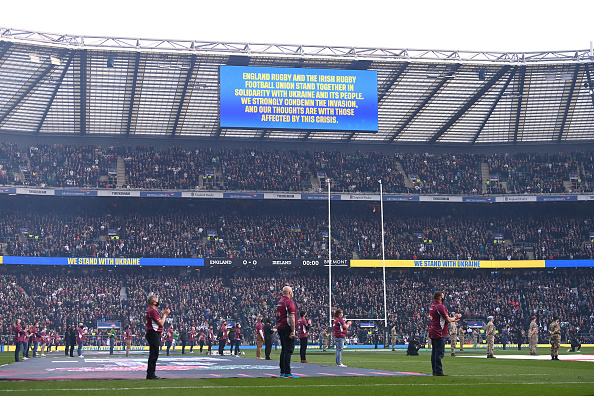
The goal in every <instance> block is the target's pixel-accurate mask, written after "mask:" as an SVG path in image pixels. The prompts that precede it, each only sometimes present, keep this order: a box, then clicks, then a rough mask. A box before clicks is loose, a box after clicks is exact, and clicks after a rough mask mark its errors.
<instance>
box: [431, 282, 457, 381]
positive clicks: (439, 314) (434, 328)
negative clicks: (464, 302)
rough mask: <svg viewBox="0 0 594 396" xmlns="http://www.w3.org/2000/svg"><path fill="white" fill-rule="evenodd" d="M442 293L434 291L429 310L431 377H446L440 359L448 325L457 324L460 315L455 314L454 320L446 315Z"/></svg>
mask: <svg viewBox="0 0 594 396" xmlns="http://www.w3.org/2000/svg"><path fill="white" fill-rule="evenodd" d="M443 295H444V294H443V292H442V291H436V292H435V294H434V295H433V303H432V304H431V308H429V316H430V317H431V323H430V324H429V338H431V367H432V369H433V375H437V376H447V374H444V373H443V367H442V365H441V359H443V355H444V354H445V344H446V339H447V336H448V324H449V323H450V322H457V321H459V320H460V318H461V317H462V315H460V314H456V316H455V318H452V317H450V316H449V315H448V310H447V309H446V307H444V305H443Z"/></svg>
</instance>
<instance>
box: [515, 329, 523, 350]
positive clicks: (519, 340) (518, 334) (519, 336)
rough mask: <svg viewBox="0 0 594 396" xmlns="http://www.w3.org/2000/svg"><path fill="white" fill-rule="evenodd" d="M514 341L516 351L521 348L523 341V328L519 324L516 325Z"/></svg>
mask: <svg viewBox="0 0 594 396" xmlns="http://www.w3.org/2000/svg"><path fill="white" fill-rule="evenodd" d="M516 341H517V343H518V351H521V350H522V342H524V329H522V327H521V326H518V328H517V329H516Z"/></svg>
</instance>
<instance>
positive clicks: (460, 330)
mask: <svg viewBox="0 0 594 396" xmlns="http://www.w3.org/2000/svg"><path fill="white" fill-rule="evenodd" d="M464 334H466V330H464V326H462V325H458V338H459V339H460V352H464Z"/></svg>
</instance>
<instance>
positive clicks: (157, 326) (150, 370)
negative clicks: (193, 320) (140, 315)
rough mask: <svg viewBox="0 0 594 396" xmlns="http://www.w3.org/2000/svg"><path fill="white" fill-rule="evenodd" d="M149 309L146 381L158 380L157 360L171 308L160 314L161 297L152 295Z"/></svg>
mask: <svg viewBox="0 0 594 396" xmlns="http://www.w3.org/2000/svg"><path fill="white" fill-rule="evenodd" d="M147 302H148V307H147V309H146V316H145V320H146V341H147V342H148V344H149V358H148V367H147V369H146V379H158V378H159V377H157V376H156V375H155V369H156V368H157V359H159V342H160V340H161V333H162V332H163V323H165V320H166V319H167V315H169V312H170V311H169V308H167V309H164V310H163V311H162V312H161V313H160V314H159V311H157V307H158V306H159V297H158V296H155V295H153V294H151V295H150V296H148V298H147Z"/></svg>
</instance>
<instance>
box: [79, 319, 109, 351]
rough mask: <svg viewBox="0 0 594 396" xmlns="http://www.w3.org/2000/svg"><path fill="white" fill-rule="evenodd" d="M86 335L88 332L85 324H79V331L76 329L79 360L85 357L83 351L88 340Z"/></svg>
mask: <svg viewBox="0 0 594 396" xmlns="http://www.w3.org/2000/svg"><path fill="white" fill-rule="evenodd" d="M112 326H113V325H112ZM86 334H87V331H86V330H85V327H84V324H82V323H79V324H78V329H76V343H77V345H78V350H77V352H78V357H79V358H81V357H83V354H82V349H83V343H84V342H85V340H86Z"/></svg>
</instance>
